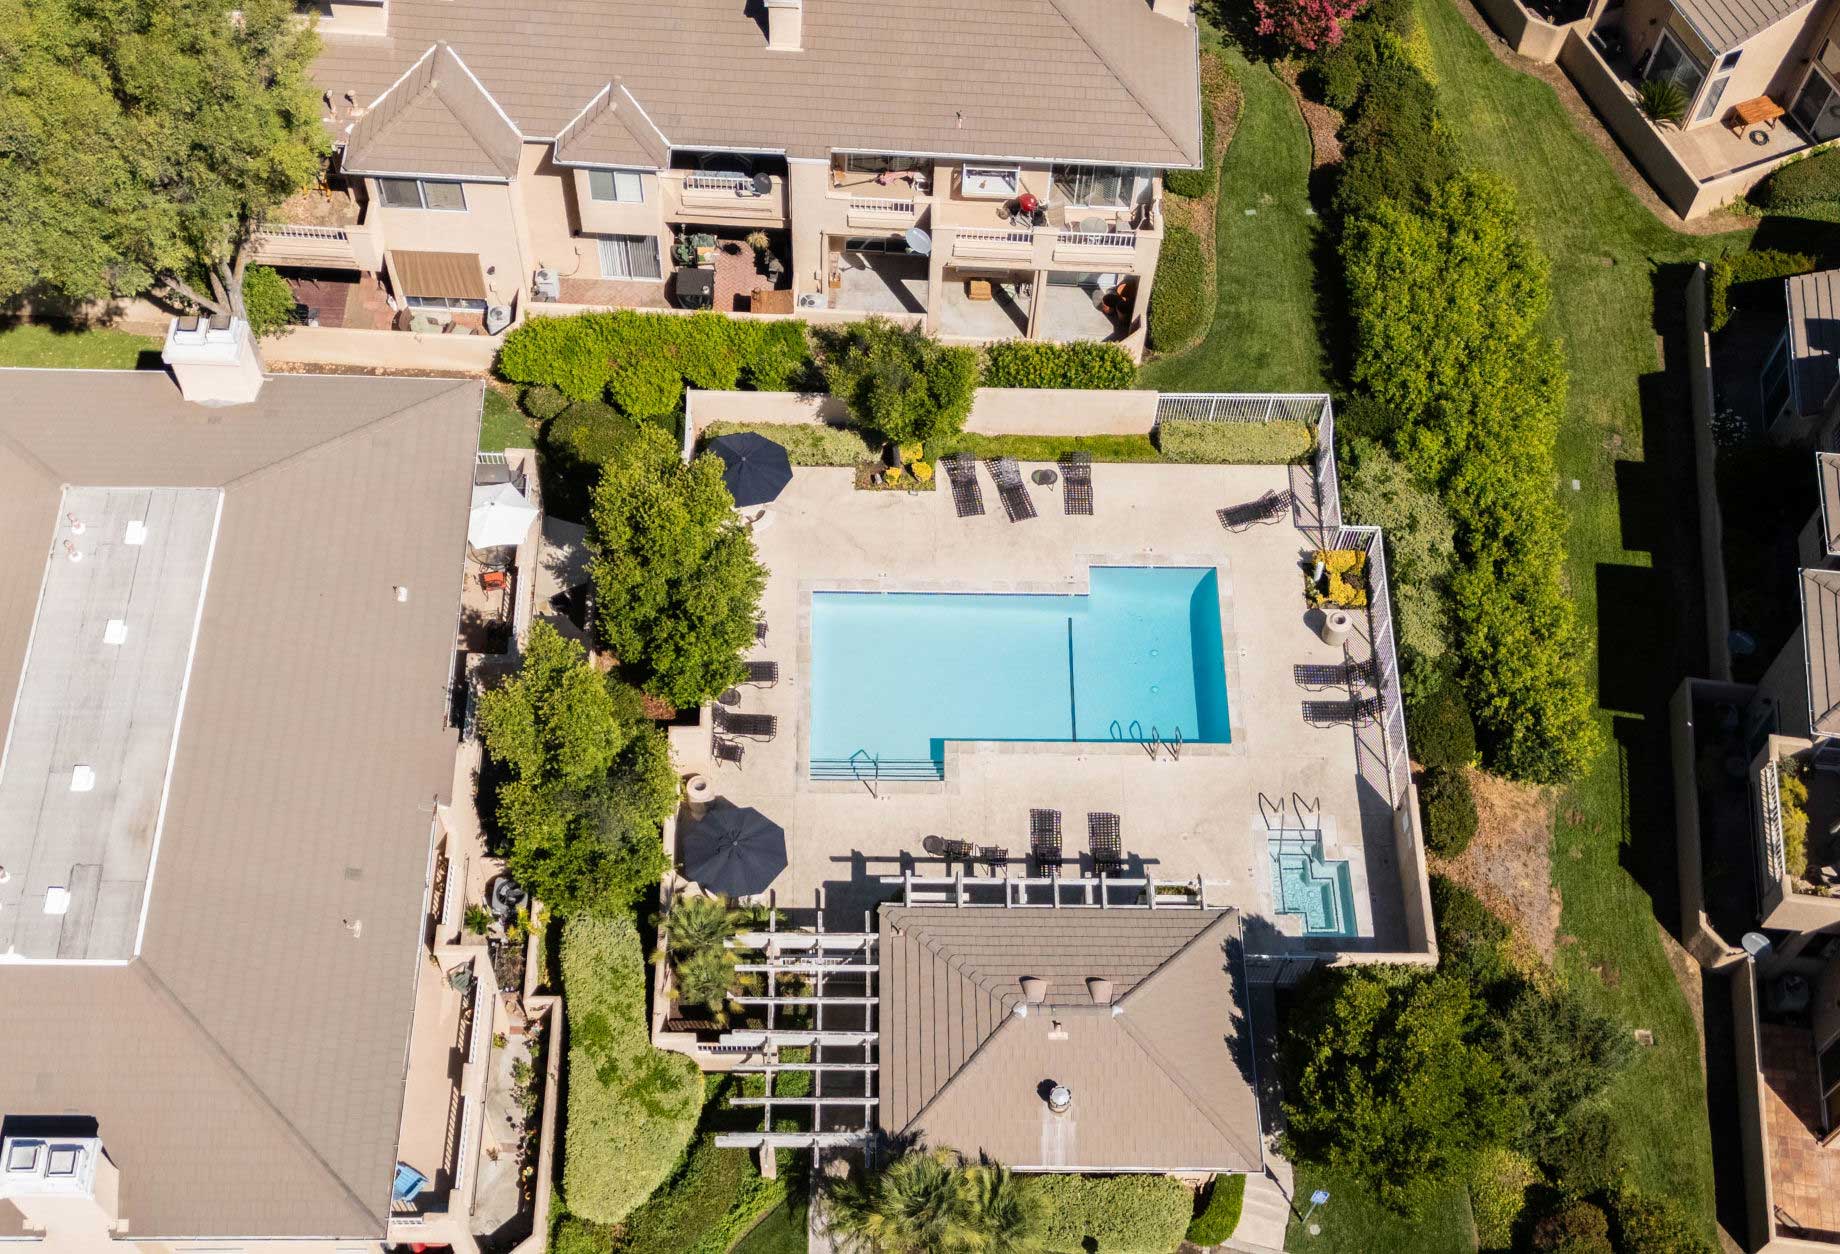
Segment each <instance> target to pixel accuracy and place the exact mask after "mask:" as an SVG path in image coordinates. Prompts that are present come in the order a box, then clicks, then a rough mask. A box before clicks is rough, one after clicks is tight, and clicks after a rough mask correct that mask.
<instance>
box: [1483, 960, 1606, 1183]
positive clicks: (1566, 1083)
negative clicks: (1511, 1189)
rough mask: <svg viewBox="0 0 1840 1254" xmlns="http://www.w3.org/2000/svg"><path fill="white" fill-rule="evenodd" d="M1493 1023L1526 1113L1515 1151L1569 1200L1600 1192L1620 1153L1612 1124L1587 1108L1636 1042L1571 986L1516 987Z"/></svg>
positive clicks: (1510, 1083) (1509, 1077) (1511, 1082)
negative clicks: (1541, 1170) (1541, 1169)
mask: <svg viewBox="0 0 1840 1254" xmlns="http://www.w3.org/2000/svg"><path fill="white" fill-rule="evenodd" d="M1495 1024H1496V1040H1497V1050H1496V1052H1497V1054H1498V1056H1499V1057H1500V1058H1501V1060H1502V1070H1503V1073H1504V1074H1505V1075H1506V1076H1507V1080H1508V1087H1509V1088H1510V1089H1512V1090H1513V1091H1514V1092H1515V1093H1516V1094H1517V1095H1518V1096H1519V1098H1520V1100H1521V1104H1522V1106H1523V1107H1525V1109H1526V1111H1527V1124H1526V1130H1525V1132H1524V1133H1523V1134H1522V1136H1521V1138H1520V1140H1519V1142H1518V1144H1519V1148H1521V1149H1524V1150H1526V1151H1527V1152H1529V1153H1531V1154H1532V1155H1533V1156H1534V1157H1535V1158H1537V1159H1539V1160H1540V1163H1541V1165H1543V1166H1544V1167H1546V1169H1547V1174H1548V1175H1549V1176H1551V1177H1552V1178H1553V1180H1554V1182H1555V1183H1558V1184H1561V1185H1562V1186H1563V1187H1566V1188H1568V1189H1570V1191H1571V1192H1572V1194H1573V1195H1574V1196H1580V1197H1582V1196H1585V1195H1587V1194H1595V1193H1597V1192H1599V1191H1601V1190H1602V1189H1604V1188H1605V1187H1607V1186H1608V1185H1609V1183H1610V1182H1611V1180H1612V1179H1614V1178H1615V1175H1616V1171H1617V1169H1618V1168H1619V1167H1620V1166H1621V1165H1622V1161H1623V1149H1622V1146H1621V1144H1620V1143H1619V1142H1618V1140H1617V1131H1616V1126H1615V1124H1613V1123H1612V1122H1611V1120H1610V1118H1609V1116H1608V1115H1606V1114H1605V1113H1604V1112H1603V1111H1602V1110H1599V1109H1596V1108H1594V1107H1592V1106H1591V1105H1590V1103H1591V1102H1593V1101H1594V1100H1595V1099H1596V1098H1598V1097H1600V1096H1602V1095H1603V1094H1604V1093H1605V1092H1606V1091H1608V1090H1609V1088H1610V1086H1611V1085H1612V1084H1613V1083H1615V1081H1616V1078H1617V1076H1618V1075H1619V1074H1621V1073H1622V1072H1623V1070H1624V1069H1625V1068H1627V1067H1628V1066H1629V1065H1630V1063H1631V1062H1632V1061H1634V1058H1635V1039H1634V1038H1633V1037H1632V1036H1631V1035H1630V1033H1629V1030H1628V1028H1627V1027H1625V1026H1624V1025H1623V1024H1622V1023H1621V1022H1619V1021H1618V1020H1616V1019H1614V1018H1612V1017H1611V1016H1609V1015H1607V1014H1604V1013H1602V1012H1600V1011H1599V1010H1597V1009H1596V1008H1595V1007H1594V1006H1592V1005H1591V1004H1589V1003H1588V1002H1586V1001H1585V999H1584V998H1583V996H1582V995H1581V994H1580V993H1579V992H1578V991H1577V989H1576V988H1575V987H1574V986H1571V985H1561V986H1559V987H1557V988H1556V989H1553V990H1551V991H1548V990H1545V989H1542V988H1537V987H1534V986H1531V985H1529V986H1527V987H1524V988H1522V989H1520V990H1519V991H1518V992H1517V993H1516V994H1515V996H1514V1000H1513V1001H1512V1002H1510V1003H1509V1005H1508V1008H1507V1011H1506V1013H1504V1014H1502V1015H1500V1016H1499V1017H1498V1018H1497V1019H1496V1020H1495Z"/></svg>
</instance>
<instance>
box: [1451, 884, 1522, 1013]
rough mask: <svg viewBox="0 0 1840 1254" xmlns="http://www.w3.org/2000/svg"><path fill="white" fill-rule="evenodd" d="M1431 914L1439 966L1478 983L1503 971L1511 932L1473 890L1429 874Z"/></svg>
mask: <svg viewBox="0 0 1840 1254" xmlns="http://www.w3.org/2000/svg"><path fill="white" fill-rule="evenodd" d="M1431 917H1432V919H1433V920H1434V921H1435V924H1436V928H1437V943H1438V968H1439V969H1440V970H1444V971H1455V972H1458V973H1460V974H1463V975H1466V976H1467V977H1469V979H1470V982H1471V983H1472V984H1475V985H1477V986H1479V987H1480V986H1482V985H1486V984H1490V983H1492V982H1493V981H1494V980H1496V979H1498V978H1500V977H1501V976H1502V975H1503V974H1504V973H1505V972H1506V971H1507V945H1508V938H1509V936H1511V935H1512V933H1511V932H1510V931H1509V930H1508V925H1507V923H1505V922H1504V921H1503V920H1502V918H1501V916H1500V915H1498V914H1496V913H1495V912H1494V911H1493V910H1491V909H1489V908H1488V906H1486V905H1484V904H1483V901H1482V898H1480V897H1478V896H1476V894H1475V893H1472V892H1471V891H1470V890H1469V889H1467V888H1465V887H1463V885H1461V884H1459V883H1457V882H1456V881H1455V880H1453V879H1450V878H1448V877H1446V876H1442V875H1433V876H1431Z"/></svg>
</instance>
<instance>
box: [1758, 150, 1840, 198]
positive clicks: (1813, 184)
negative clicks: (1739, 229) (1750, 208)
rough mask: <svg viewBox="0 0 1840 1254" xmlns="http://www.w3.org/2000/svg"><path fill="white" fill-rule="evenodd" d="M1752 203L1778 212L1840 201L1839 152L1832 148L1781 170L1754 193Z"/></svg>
mask: <svg viewBox="0 0 1840 1254" xmlns="http://www.w3.org/2000/svg"><path fill="white" fill-rule="evenodd" d="M1750 199H1751V203H1752V204H1755V205H1759V206H1761V207H1762V208H1765V209H1774V210H1777V211H1778V212H1781V211H1782V210H1784V209H1797V208H1801V207H1803V206H1805V205H1814V204H1820V203H1821V202H1822V201H1835V200H1840V149H1832V148H1830V149H1828V150H1827V151H1826V152H1817V153H1815V154H1814V155H1813V156H1812V157H1803V158H1802V159H1801V160H1800V161H1791V162H1790V163H1789V164H1788V165H1785V166H1782V167H1780V168H1779V169H1777V171H1776V172H1775V173H1774V174H1772V175H1770V177H1769V178H1767V179H1765V180H1763V182H1762V183H1761V184H1759V185H1758V186H1757V187H1756V188H1755V189H1753V190H1752V192H1751V194H1750Z"/></svg>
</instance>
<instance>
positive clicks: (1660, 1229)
mask: <svg viewBox="0 0 1840 1254" xmlns="http://www.w3.org/2000/svg"><path fill="white" fill-rule="evenodd" d="M1606 1206H1607V1209H1608V1210H1609V1212H1610V1231H1611V1233H1612V1234H1613V1235H1614V1237H1615V1239H1616V1248H1617V1249H1618V1250H1620V1251H1622V1254H1716V1251H1717V1247H1716V1246H1715V1245H1713V1244H1712V1242H1710V1241H1708V1240H1706V1238H1705V1237H1703V1236H1701V1235H1700V1234H1699V1233H1698V1232H1696V1231H1695V1230H1694V1228H1693V1225H1692V1224H1690V1223H1688V1222H1687V1220H1686V1218H1685V1217H1684V1216H1683V1215H1682V1214H1681V1213H1680V1208H1679V1207H1678V1206H1676V1205H1675V1204H1674V1203H1673V1201H1672V1200H1671V1199H1669V1198H1663V1197H1649V1196H1648V1195H1646V1194H1644V1193H1642V1192H1640V1191H1639V1190H1638V1189H1636V1188H1635V1187H1634V1186H1633V1185H1631V1184H1629V1183H1628V1182H1627V1181H1626V1180H1625V1181H1622V1182H1620V1183H1618V1184H1617V1185H1616V1186H1614V1187H1613V1188H1612V1189H1611V1190H1610V1193H1609V1195H1608V1197H1607V1199H1606Z"/></svg>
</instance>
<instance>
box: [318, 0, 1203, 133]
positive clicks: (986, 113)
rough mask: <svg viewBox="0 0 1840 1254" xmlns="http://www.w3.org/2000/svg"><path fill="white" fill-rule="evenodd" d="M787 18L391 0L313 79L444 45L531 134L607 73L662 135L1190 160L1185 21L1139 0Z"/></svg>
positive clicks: (862, 9) (845, 9)
mask: <svg viewBox="0 0 1840 1254" xmlns="http://www.w3.org/2000/svg"><path fill="white" fill-rule="evenodd" d="M803 29H804V36H803V48H802V50H801V51H798V52H771V51H768V49H767V46H766V36H765V33H764V32H763V30H762V29H761V26H760V23H759V22H758V20H757V19H756V17H755V16H754V10H753V9H752V8H750V7H749V6H745V5H742V4H740V3H737V2H736V0H681V2H680V3H676V4H669V5H665V4H653V3H642V2H641V0H564V2H562V3H555V2H553V0H494V2H492V3H487V2H486V0H392V3H391V5H390V33H389V35H388V36H387V37H385V38H382V39H378V38H375V37H363V38H360V37H356V36H345V37H340V36H337V35H328V36H327V37H326V41H325V50H324V51H323V52H322V53H321V55H320V58H319V61H318V62H317V64H316V66H315V74H316V76H317V77H318V78H319V80H320V82H321V83H322V84H323V85H324V86H325V87H326V88H327V89H329V90H331V91H332V92H334V93H335V94H338V93H343V92H345V91H347V90H352V91H354V92H355V93H356V94H357V97H358V99H360V100H370V99H373V98H375V97H376V95H377V94H378V93H380V92H382V91H383V89H384V88H386V87H388V86H389V84H390V83H391V82H392V81H394V80H395V78H396V77H397V75H399V74H400V73H401V72H402V68H403V67H404V66H405V65H408V64H409V63H410V62H412V61H414V60H415V59H416V58H418V57H420V56H421V55H422V54H423V53H424V52H425V51H426V50H427V49H428V48H429V46H430V45H432V44H434V43H435V42H437V41H439V40H447V41H449V42H451V43H452V45H453V46H454V48H455V49H456V50H458V51H459V52H460V53H461V54H462V55H463V56H464V57H465V58H466V64H467V65H468V66H470V67H471V68H472V69H473V71H474V72H475V73H476V74H478V76H479V78H480V80H481V82H483V83H484V84H485V86H486V88H487V89H488V90H489V91H490V92H491V93H492V96H493V98H494V99H496V100H497V101H498V103H499V104H501V105H503V106H504V108H505V111H506V112H507V113H509V114H510V115H511V117H512V118H513V119H514V120H515V121H516V123H517V125H518V127H519V128H520V129H521V130H522V131H523V133H524V135H525V136H526V137H528V138H531V139H548V138H554V137H555V136H556V135H557V134H558V133H559V132H560V131H561V130H562V129H563V127H565V126H566V125H567V124H568V123H569V121H570V120H571V119H572V118H574V117H575V115H576V114H577V113H579V112H580V111H581V109H582V107H583V106H584V105H586V104H587V103H588V102H589V101H590V100H591V99H593V97H594V95H595V93H596V92H598V91H600V90H601V88H602V87H604V86H605V85H606V84H607V82H608V80H609V79H613V78H619V79H621V80H623V82H624V84H625V85H626V86H627V87H628V88H630V89H631V91H632V94H633V96H634V97H635V98H636V99H638V100H639V101H640V102H642V103H643V104H644V106H645V111H646V112H647V113H648V114H649V115H650V116H651V119H652V121H653V122H655V123H656V124H657V126H658V129H659V130H661V131H662V132H663V133H664V134H665V135H666V136H668V137H669V139H670V142H671V143H672V144H674V145H676V146H678V147H681V148H698V147H706V148H727V147H747V148H763V149H785V150H786V151H787V152H789V153H790V154H792V155H794V156H805V157H821V156H824V155H826V154H828V153H829V152H830V151H831V149H832V148H842V149H856V150H865V151H894V152H919V153H934V154H938V155H944V156H981V157H1045V158H1059V159H1063V160H1077V161H1094V162H1117V163H1125V164H1139V165H1155V166H1193V165H1199V164H1200V161H1201V112H1200V93H1199V78H1198V72H1199V71H1198V65H1197V60H1196V52H1197V48H1196V33H1195V29H1194V27H1193V26H1192V25H1191V24H1186V23H1182V22H1177V21H1173V20H1171V19H1170V18H1166V17H1159V16H1157V15H1156V14H1154V13H1152V12H1151V11H1150V8H1149V5H1148V4H1147V3H1143V2H1142V0H988V2H987V3H981V4H969V3H965V0H909V2H907V3H903V4H899V5H890V4H886V3H882V2H881V0H810V2H809V3H808V4H806V6H805V12H804V16H803ZM360 125H361V123H360Z"/></svg>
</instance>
